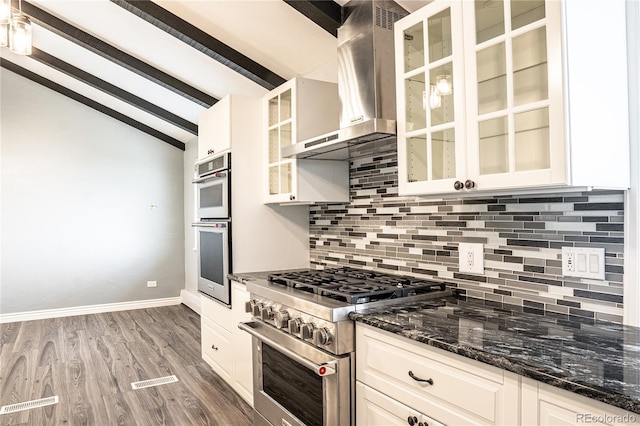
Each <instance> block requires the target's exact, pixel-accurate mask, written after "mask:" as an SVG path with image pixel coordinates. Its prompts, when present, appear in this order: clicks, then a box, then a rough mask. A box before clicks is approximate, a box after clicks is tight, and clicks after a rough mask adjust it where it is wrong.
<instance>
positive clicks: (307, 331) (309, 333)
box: [301, 322, 315, 340]
mask: <svg viewBox="0 0 640 426" xmlns="http://www.w3.org/2000/svg"><path fill="white" fill-rule="evenodd" d="M314 328H315V327H314V326H313V324H311V323H310V322H309V323H306V324H302V336H301V337H302V338H303V339H304V340H311V339H313V329H314Z"/></svg>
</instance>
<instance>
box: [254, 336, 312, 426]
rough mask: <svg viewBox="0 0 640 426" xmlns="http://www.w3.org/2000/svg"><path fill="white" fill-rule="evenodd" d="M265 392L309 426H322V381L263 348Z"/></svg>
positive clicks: (268, 347) (271, 350)
mask: <svg viewBox="0 0 640 426" xmlns="http://www.w3.org/2000/svg"><path fill="white" fill-rule="evenodd" d="M262 390H263V391H264V393H266V394H267V395H269V396H270V397H271V398H272V399H274V400H275V401H276V402H277V403H278V404H280V405H282V406H283V407H284V408H285V409H286V410H287V411H289V412H290V413H291V414H293V415H294V416H295V417H297V418H298V420H300V421H301V422H302V423H304V424H305V425H308V426H322V420H323V419H322V394H323V392H322V377H320V376H318V375H317V374H316V373H315V372H313V371H311V370H309V369H308V368H306V367H304V366H302V365H301V364H299V363H297V362H295V361H293V360H291V359H290V358H288V357H287V356H285V355H283V354H281V353H280V352H278V351H277V350H275V349H273V348H272V347H270V346H269V345H266V344H264V343H263V344H262Z"/></svg>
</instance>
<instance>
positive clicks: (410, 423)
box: [407, 416, 418, 426]
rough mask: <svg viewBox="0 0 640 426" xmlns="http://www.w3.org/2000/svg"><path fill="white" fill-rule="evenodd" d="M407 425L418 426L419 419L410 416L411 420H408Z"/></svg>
mask: <svg viewBox="0 0 640 426" xmlns="http://www.w3.org/2000/svg"><path fill="white" fill-rule="evenodd" d="M407 423H409V426H414V425H417V424H418V418H417V417H416V416H409V418H407Z"/></svg>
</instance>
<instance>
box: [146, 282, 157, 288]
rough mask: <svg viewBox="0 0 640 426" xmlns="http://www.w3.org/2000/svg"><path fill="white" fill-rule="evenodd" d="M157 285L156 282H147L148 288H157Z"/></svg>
mask: <svg viewBox="0 0 640 426" xmlns="http://www.w3.org/2000/svg"><path fill="white" fill-rule="evenodd" d="M157 285H158V283H157V282H156V281H147V287H156V286H157Z"/></svg>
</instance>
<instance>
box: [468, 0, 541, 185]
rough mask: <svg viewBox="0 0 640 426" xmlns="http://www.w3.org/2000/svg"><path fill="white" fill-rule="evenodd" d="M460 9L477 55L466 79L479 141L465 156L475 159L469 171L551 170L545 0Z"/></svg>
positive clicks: (492, 2) (495, 2) (492, 0)
mask: <svg viewBox="0 0 640 426" xmlns="http://www.w3.org/2000/svg"><path fill="white" fill-rule="evenodd" d="M463 7H466V10H465V18H468V17H470V16H472V17H473V22H474V25H475V31H474V34H472V36H471V37H467V40H466V41H465V47H466V48H467V52H474V54H475V58H474V59H475V61H474V64H475V70H473V69H472V68H467V70H468V71H475V72H471V73H470V75H468V76H467V86H468V89H469V90H470V94H471V97H470V99H473V95H475V102H473V103H472V105H470V111H471V113H470V114H469V118H470V120H469V122H468V125H469V126H473V128H472V129H471V130H472V132H470V134H472V135H475V137H473V138H471V139H472V140H474V141H476V143H477V146H474V148H475V150H476V151H475V152H471V151H470V154H469V156H470V158H475V159H477V164H473V165H470V169H472V170H471V173H472V174H475V175H476V176H477V178H478V179H482V177H483V176H490V175H496V174H505V173H510V174H517V173H518V172H526V171H534V170H546V169H549V168H550V167H551V160H550V155H551V154H550V151H551V150H550V143H551V142H550V137H549V87H548V86H549V84H548V66H547V56H548V55H547V25H546V24H547V13H546V10H545V1H544V0H527V1H503V0H489V1H486V0H482V1H474V2H468V3H467V4H465V6H463ZM467 54H468V55H469V53H467ZM474 118H475V120H474ZM530 178H531V176H529V177H528V179H530ZM493 179H504V176H502V177H500V176H494V177H493ZM513 183H514V185H517V184H518V182H516V181H514V182H513ZM507 186H509V185H507Z"/></svg>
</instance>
